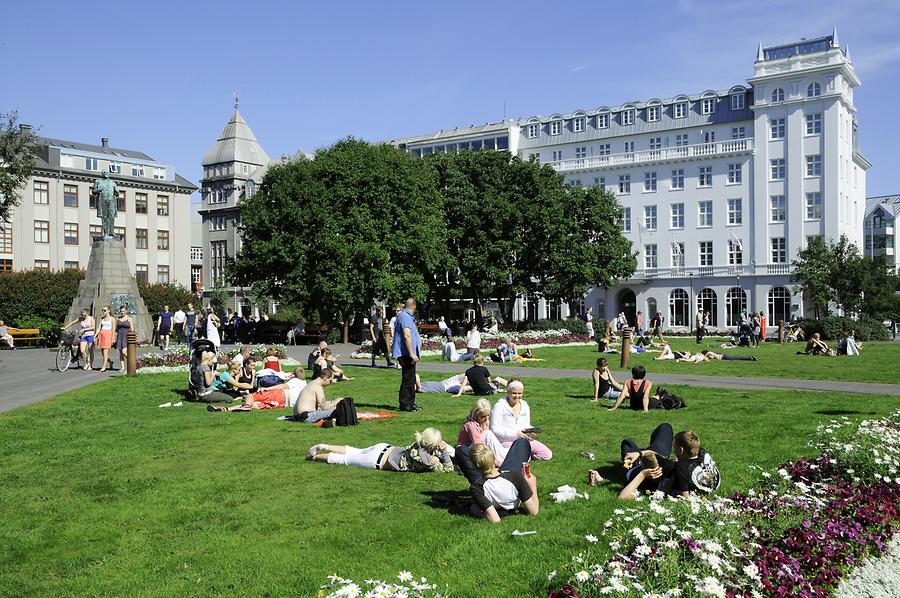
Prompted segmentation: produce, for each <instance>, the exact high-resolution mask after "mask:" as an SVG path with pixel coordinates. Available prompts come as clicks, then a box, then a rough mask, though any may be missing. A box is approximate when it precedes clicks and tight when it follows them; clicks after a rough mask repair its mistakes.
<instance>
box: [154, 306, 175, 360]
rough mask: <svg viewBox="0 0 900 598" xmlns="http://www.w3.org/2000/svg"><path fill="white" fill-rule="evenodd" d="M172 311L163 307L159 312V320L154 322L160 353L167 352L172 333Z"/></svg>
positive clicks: (167, 307)
mask: <svg viewBox="0 0 900 598" xmlns="http://www.w3.org/2000/svg"><path fill="white" fill-rule="evenodd" d="M173 315H174V314H173V313H172V310H171V309H169V306H168V305H164V306H163V310H162V311H161V312H159V320H157V321H156V331H157V332H158V333H159V348H160V350H162V351H168V350H169V335H170V334H171V332H172V316H173Z"/></svg>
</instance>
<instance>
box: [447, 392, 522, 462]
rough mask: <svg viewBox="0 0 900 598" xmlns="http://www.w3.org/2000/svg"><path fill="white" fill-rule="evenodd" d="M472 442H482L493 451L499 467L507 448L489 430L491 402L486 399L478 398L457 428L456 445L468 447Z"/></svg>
mask: <svg viewBox="0 0 900 598" xmlns="http://www.w3.org/2000/svg"><path fill="white" fill-rule="evenodd" d="M473 444H484V445H486V446H487V447H488V448H489V449H491V451H493V453H494V460H495V461H497V466H498V467H499V466H500V464H501V463H503V459H505V458H506V453H507V452H508V451H509V449H508V448H504V446H503V445H502V444H500V441H499V440H498V439H497V437H496V436H495V435H494V433H493V432H491V403H490V401H488V400H487V399H478V400H477V401H475V404H474V405H473V406H472V411H470V412H469V417H468V418H466V421H465V423H464V424H463V425H462V428H460V430H459V435H458V436H457V437H456V446H457V448H460V447H470V446H472V445H473Z"/></svg>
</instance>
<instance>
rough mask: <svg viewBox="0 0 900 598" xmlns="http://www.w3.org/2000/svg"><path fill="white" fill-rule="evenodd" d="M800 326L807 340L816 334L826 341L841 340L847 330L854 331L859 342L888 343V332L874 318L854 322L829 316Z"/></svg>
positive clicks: (806, 321)
mask: <svg viewBox="0 0 900 598" xmlns="http://www.w3.org/2000/svg"><path fill="white" fill-rule="evenodd" d="M800 326H801V327H802V328H803V333H804V334H805V335H806V338H809V337H811V336H812V335H813V334H815V333H816V332H818V333H819V335H820V336H821V337H822V338H823V339H824V340H830V341H836V340H840V338H841V334H842V333H843V332H844V331H845V330H853V331H854V332H855V337H856V340H858V341H886V340H888V330H887V327H885V325H884V323H883V322H881V321H880V320H874V319H872V318H860V319H858V320H854V319H852V318H848V317H845V316H828V317H827V318H820V319H818V320H801V322H800Z"/></svg>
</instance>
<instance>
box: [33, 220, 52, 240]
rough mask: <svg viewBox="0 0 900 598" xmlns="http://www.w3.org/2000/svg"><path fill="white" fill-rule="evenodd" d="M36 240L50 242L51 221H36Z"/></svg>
mask: <svg viewBox="0 0 900 598" xmlns="http://www.w3.org/2000/svg"><path fill="white" fill-rule="evenodd" d="M34 242H35V243H49V242H50V222H49V221H48V220H35V221H34Z"/></svg>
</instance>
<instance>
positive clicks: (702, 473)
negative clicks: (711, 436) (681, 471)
mask: <svg viewBox="0 0 900 598" xmlns="http://www.w3.org/2000/svg"><path fill="white" fill-rule="evenodd" d="M700 452H701V454H700V461H698V462H697V463H696V465H694V467H693V469H692V470H691V483H692V484H693V485H694V486H695V487H696V488H697V490H698V491H699V492H703V493H705V494H709V493H710V492H715V491H716V490H718V488H719V485H720V484H721V483H722V476H721V475H720V474H719V468H718V467H717V466H716V462H715V461H714V460H713V458H712V457H711V456H710V454H709V453H707V452H706V451H704V450H701V451H700Z"/></svg>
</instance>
